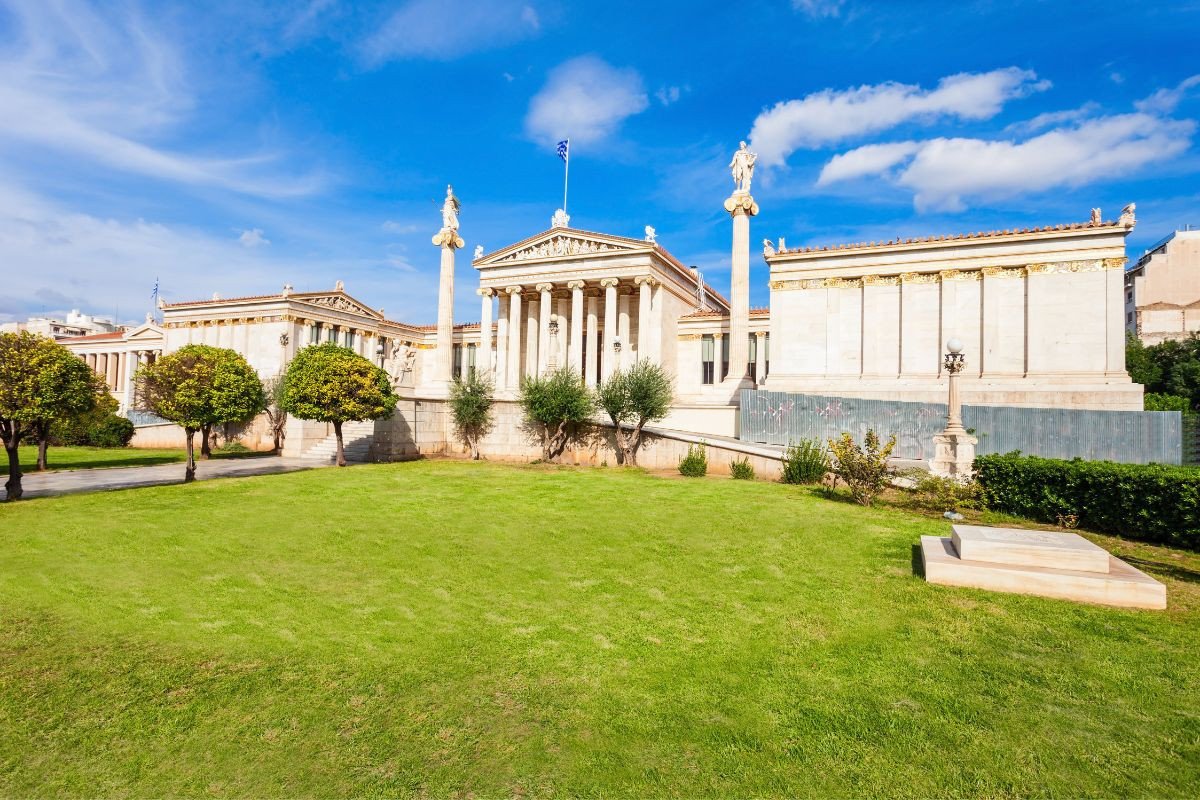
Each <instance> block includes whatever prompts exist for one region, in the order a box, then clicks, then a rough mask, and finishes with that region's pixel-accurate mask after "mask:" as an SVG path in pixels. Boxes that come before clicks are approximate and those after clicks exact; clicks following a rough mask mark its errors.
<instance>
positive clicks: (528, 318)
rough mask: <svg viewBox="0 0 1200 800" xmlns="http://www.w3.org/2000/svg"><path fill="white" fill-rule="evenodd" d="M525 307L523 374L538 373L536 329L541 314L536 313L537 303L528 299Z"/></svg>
mask: <svg viewBox="0 0 1200 800" xmlns="http://www.w3.org/2000/svg"><path fill="white" fill-rule="evenodd" d="M527 305H528V308H526V309H525V374H526V375H538V374H539V372H540V370H538V330H539V329H540V327H541V326H540V325H539V320H540V317H541V315H540V314H539V313H538V306H539V303H538V301H537V300H530V301H529V302H528V303H527Z"/></svg>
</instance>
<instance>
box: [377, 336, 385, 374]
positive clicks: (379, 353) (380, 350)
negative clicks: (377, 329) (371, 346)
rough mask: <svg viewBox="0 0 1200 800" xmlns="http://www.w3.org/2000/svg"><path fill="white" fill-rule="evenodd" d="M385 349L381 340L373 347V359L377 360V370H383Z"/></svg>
mask: <svg viewBox="0 0 1200 800" xmlns="http://www.w3.org/2000/svg"><path fill="white" fill-rule="evenodd" d="M385 352H386V348H384V346H383V340H382V339H380V340H379V344H377V345H375V357H376V358H378V359H379V368H380V369H383V356H384V353H385Z"/></svg>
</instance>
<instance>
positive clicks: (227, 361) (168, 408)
mask: <svg viewBox="0 0 1200 800" xmlns="http://www.w3.org/2000/svg"><path fill="white" fill-rule="evenodd" d="M136 383H137V398H138V402H139V404H140V405H141V406H142V408H145V409H146V410H147V411H150V412H152V413H154V414H157V415H158V416H160V417H162V418H163V419H165V420H169V421H171V422H174V423H175V424H176V425H179V426H181V427H182V428H183V432H184V434H185V435H186V437H187V466H186V467H185V470H184V476H183V479H184V482H185V483H186V482H189V481H193V480H195V479H196V457H195V444H194V442H195V436H196V431H207V430H210V429H211V428H212V426H213V425H217V424H220V423H224V422H248V421H250V420H252V419H254V417H255V416H256V415H257V414H258V413H259V412H260V411H262V410H263V407H264V406H265V405H266V398H265V396H264V395H263V386H262V381H260V380H259V379H258V375H257V374H255V372H254V369H253V368H252V367H251V366H250V364H249V363H247V361H246V359H245V358H243V357H242V356H241V355H240V354H239V353H237V352H235V351H233V350H229V349H227V348H222V347H212V346H211V345H206V344H189V345H187V346H186V347H181V348H180V349H178V350H176V351H175V352H174V353H171V354H170V355H168V356H164V357H162V358H160V359H158V360H157V361H155V362H154V363H153V364H148V365H146V366H144V367H142V368H141V369H140V370H138V373H137V377H136Z"/></svg>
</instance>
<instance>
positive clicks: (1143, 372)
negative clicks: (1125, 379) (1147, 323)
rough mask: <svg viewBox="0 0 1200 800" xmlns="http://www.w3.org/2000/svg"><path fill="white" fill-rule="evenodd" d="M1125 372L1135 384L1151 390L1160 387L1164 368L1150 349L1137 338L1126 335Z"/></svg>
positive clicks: (1130, 334)
mask: <svg viewBox="0 0 1200 800" xmlns="http://www.w3.org/2000/svg"><path fill="white" fill-rule="evenodd" d="M1125 371H1126V372H1128V373H1129V377H1130V378H1132V379H1133V382H1134V383H1140V384H1142V385H1143V386H1145V387H1146V388H1147V391H1149V390H1150V387H1152V386H1158V384H1159V382H1160V381H1161V380H1162V367H1161V366H1159V364H1158V362H1157V360H1156V359H1155V357H1154V353H1153V352H1151V350H1150V348H1148V347H1146V345H1144V344H1142V340H1141V339H1139V338H1138V337H1137V336H1135V335H1133V334H1132V333H1129V332H1128V331H1127V332H1126V333H1125Z"/></svg>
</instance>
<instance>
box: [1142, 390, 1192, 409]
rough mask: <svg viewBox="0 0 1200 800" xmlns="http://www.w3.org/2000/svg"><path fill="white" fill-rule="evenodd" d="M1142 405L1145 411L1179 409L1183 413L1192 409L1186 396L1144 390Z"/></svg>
mask: <svg viewBox="0 0 1200 800" xmlns="http://www.w3.org/2000/svg"><path fill="white" fill-rule="evenodd" d="M1142 407H1143V408H1145V409H1146V410H1147V411H1181V412H1183V413H1184V414H1188V413H1190V412H1191V410H1192V404H1191V402H1190V401H1189V400H1188V399H1187V398H1186V397H1179V396H1177V395H1173V394H1156V393H1154V392H1146V394H1145V395H1144V396H1143V397H1142Z"/></svg>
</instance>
